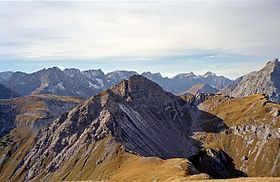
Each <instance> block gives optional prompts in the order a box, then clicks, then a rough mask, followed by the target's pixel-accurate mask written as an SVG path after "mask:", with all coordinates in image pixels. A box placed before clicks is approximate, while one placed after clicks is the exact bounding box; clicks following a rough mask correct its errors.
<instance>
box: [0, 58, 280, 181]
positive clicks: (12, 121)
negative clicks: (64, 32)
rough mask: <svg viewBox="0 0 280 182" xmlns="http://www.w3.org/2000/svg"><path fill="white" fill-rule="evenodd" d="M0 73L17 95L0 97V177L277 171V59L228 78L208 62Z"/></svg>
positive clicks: (147, 177) (196, 176) (157, 177)
mask: <svg viewBox="0 0 280 182" xmlns="http://www.w3.org/2000/svg"><path fill="white" fill-rule="evenodd" d="M0 75H4V76H2V77H1V79H0V80H1V83H3V84H4V85H5V87H8V86H7V85H10V87H8V88H6V89H8V90H10V91H11V90H15V91H16V92H18V93H19V94H21V95H26V96H19V95H17V97H15V98H14V97H12V98H10V99H8V98H5V99H0V181H86V180H89V181H90V180H93V181H99V180H100V181H164V180H165V181H188V180H208V179H211V178H217V179H226V178H236V177H247V176H249V177H260V176H267V177H279V176H280V152H279V151H280V140H279V139H280V130H279V128H280V105H279V104H277V101H278V100H277V99H278V97H277V94H279V90H278V85H277V83H278V82H277V80H278V81H279V61H278V60H277V59H275V60H273V61H270V62H268V63H267V64H266V65H265V67H264V68H263V69H261V70H260V71H256V72H252V73H249V74H248V75H245V76H243V77H241V78H238V79H237V80H235V81H234V82H231V81H230V80H229V82H230V83H229V85H227V86H226V84H225V82H226V81H221V80H223V79H224V77H218V76H216V75H215V74H214V73H210V72H209V73H207V74H205V75H203V76H195V75H194V74H193V73H190V74H179V75H177V76H175V77H173V78H163V77H162V76H161V75H160V74H152V73H149V72H146V73H143V74H142V75H138V74H137V73H136V72H129V71H116V72H111V73H107V74H104V73H103V72H102V71H101V70H89V71H80V70H78V69H65V70H63V71H62V70H60V69H58V68H57V67H54V68H49V69H43V70H41V71H38V72H35V73H31V74H27V73H22V72H15V73H12V72H4V73H1V74H0ZM123 78H125V79H123ZM180 79H181V82H184V83H185V84H186V83H188V84H189V86H185V88H184V89H183V87H181V86H182V85H184V84H181V83H180V84H179V80H180ZM200 79H201V80H203V83H199V81H196V82H195V81H194V80H200ZM152 80H157V83H156V82H154V81H152ZM176 80H177V81H178V82H177V81H176ZM184 80H185V81H184ZM191 80H193V81H191ZM210 80H211V82H210ZM206 81H207V83H205V82H206ZM208 82H209V83H208ZM163 84H165V88H163V87H161V85H163ZM85 85H86V86H85ZM172 85H173V86H174V87H172ZM176 85H177V87H175V86H176ZM190 85H192V86H190ZM218 85H220V86H218ZM222 85H224V86H222ZM11 88H13V89H11ZM170 89H171V90H172V92H173V93H172V92H171V90H170ZM214 89H216V90H214ZM175 90H176V91H179V90H180V91H181V92H180V93H181V94H176V95H175V94H174V93H175ZM218 90H220V91H219V92H218V93H214V92H216V91H218ZM231 91H232V92H231ZM12 92H13V91H12ZM95 92H98V93H97V94H94V93H95ZM205 92H206V93H205ZM211 92H212V93H211ZM243 92H246V94H241V95H233V94H235V93H243ZM7 93H8V92H7ZM54 93H56V94H57V95H54ZM222 93H226V94H222ZM275 93H276V94H275ZM62 95H70V96H62ZM73 95H74V96H73ZM91 95H93V96H91ZM77 96H78V97H77ZM81 97H83V98H81ZM242 179H244V178H242Z"/></svg>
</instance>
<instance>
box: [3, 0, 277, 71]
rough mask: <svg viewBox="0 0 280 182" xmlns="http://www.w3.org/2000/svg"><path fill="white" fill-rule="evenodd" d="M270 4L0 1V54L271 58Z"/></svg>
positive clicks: (273, 25) (273, 17) (273, 6)
mask: <svg viewBox="0 0 280 182" xmlns="http://www.w3.org/2000/svg"><path fill="white" fill-rule="evenodd" d="M278 7H279V3H278V2H277V1H269V2H268V1H266V2H262V1H248V2H241V1H239V2H238V1H235V2H234V1H230V2H229V1H215V2H213V1H202V2H201V1H176V2H173V1H163V2H158V1H144V2H140V1H137V2H136V1H105V2H97V1H95V2H0V27H1V29H0V57H5V58H16V59H30V60H38V59H49V60H52V59H53V60H57V59H99V58H123V57H126V58H128V59H131V60H137V61H139V60H142V61H146V60H147V59H151V60H152V59H154V58H158V57H164V56H170V55H180V54H188V53H189V52H192V51H193V50H200V51H203V50H213V49H214V50H216V49H217V50H221V51H223V52H226V53H228V54H239V55H244V56H259V57H261V58H269V57H276V56H278V54H279V52H280V42H279V35H280V25H279V19H280V12H279V11H278ZM217 56H221V55H218V54H217V55H210V56H209V60H211V59H215V58H216V59H217ZM143 58H145V59H143ZM224 59H226V58H224ZM205 69H207V68H205ZM229 71H230V70H229Z"/></svg>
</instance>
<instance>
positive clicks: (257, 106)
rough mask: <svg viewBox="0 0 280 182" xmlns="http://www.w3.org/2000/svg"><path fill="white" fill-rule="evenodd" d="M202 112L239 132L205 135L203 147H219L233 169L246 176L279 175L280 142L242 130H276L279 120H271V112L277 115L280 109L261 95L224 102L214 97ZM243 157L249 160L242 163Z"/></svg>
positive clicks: (219, 97) (277, 118) (204, 106)
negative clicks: (268, 128)
mask: <svg viewBox="0 0 280 182" xmlns="http://www.w3.org/2000/svg"><path fill="white" fill-rule="evenodd" d="M213 106H214V107H213ZM202 108H204V110H206V111H208V112H210V113H212V114H214V115H216V116H218V117H220V118H222V119H223V120H224V122H225V124H226V125H227V126H229V127H236V126H238V127H239V128H240V130H241V132H242V133H241V134H235V133H233V132H222V133H219V134H207V136H205V138H204V141H205V142H206V145H211V146H218V147H220V148H221V149H223V150H224V151H226V152H227V153H228V154H229V155H230V156H231V157H232V158H233V159H234V162H235V164H236V167H237V168H238V169H242V170H243V171H247V174H248V175H249V176H271V175H272V176H279V175H280V159H279V152H280V148H279V147H280V140H279V138H266V137H262V136H261V135H262V134H263V133H264V132H263V133H257V134H256V133H254V132H252V131H249V130H246V129H245V130H244V126H246V125H254V126H259V127H263V126H265V125H266V126H268V127H270V128H271V129H277V128H279V127H280V118H279V116H278V117H275V116H273V114H272V113H271V111H273V110H278V111H280V105H277V104H274V103H271V102H269V101H268V100H267V99H266V98H265V97H264V96H263V95H260V94H256V95H252V96H249V97H246V98H243V99H230V100H224V99H223V96H215V97H212V98H210V99H208V100H207V101H205V102H204V103H203V105H202ZM273 123H274V124H273ZM245 156H246V157H248V160H244V157H245ZM272 168H274V171H273V169H272Z"/></svg>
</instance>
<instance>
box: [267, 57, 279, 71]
mask: <svg viewBox="0 0 280 182" xmlns="http://www.w3.org/2000/svg"><path fill="white" fill-rule="evenodd" d="M279 68H280V62H279V61H278V59H277V58H275V59H273V60H272V61H269V62H267V63H266V65H265V67H264V68H263V69H264V70H268V71H270V72H273V71H275V70H277V69H278V70H279Z"/></svg>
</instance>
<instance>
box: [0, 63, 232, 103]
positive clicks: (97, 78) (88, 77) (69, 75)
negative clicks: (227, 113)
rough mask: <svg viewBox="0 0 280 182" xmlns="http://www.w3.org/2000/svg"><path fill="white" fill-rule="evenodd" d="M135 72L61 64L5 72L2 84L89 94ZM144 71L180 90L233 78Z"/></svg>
mask: <svg viewBox="0 0 280 182" xmlns="http://www.w3.org/2000/svg"><path fill="white" fill-rule="evenodd" d="M132 75H139V74H138V73H137V72H135V71H114V72H110V73H107V74H104V72H103V71H102V70H100V69H99V70H87V71H80V70H78V69H75V68H71V69H65V70H60V69H59V68H58V67H53V68H49V69H43V70H40V71H37V72H34V73H30V74H28V73H23V72H2V73H0V84H3V85H4V86H6V87H7V88H9V89H11V90H13V91H15V92H16V93H18V94H19V95H21V96H26V95H30V94H56V95H62V96H77V97H82V98H89V97H91V96H94V95H95V94H97V93H99V92H101V91H103V90H106V89H108V88H109V87H111V86H113V85H115V84H117V83H119V82H120V81H122V80H124V79H128V78H129V77H130V76H132ZM142 75H143V76H144V77H146V78H148V79H150V80H152V81H154V82H155V83H157V84H159V85H160V86H161V87H162V88H163V89H164V90H166V91H169V92H172V93H175V94H178V93H181V92H184V91H186V90H188V89H189V88H191V87H192V86H193V85H195V84H199V83H200V84H203V83H208V84H210V85H212V86H213V87H215V88H216V89H218V90H220V89H222V88H224V87H225V86H226V85H228V84H230V83H231V82H232V81H231V80H230V79H228V78H225V77H223V76H216V75H215V74H214V73H211V72H208V73H206V74H205V75H202V76H196V75H194V74H193V73H186V74H179V75H176V76H174V77H172V78H167V77H162V76H161V75H160V74H159V73H155V74H153V73H151V72H144V73H142Z"/></svg>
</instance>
